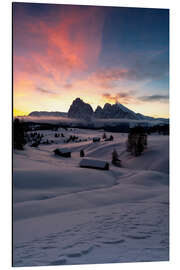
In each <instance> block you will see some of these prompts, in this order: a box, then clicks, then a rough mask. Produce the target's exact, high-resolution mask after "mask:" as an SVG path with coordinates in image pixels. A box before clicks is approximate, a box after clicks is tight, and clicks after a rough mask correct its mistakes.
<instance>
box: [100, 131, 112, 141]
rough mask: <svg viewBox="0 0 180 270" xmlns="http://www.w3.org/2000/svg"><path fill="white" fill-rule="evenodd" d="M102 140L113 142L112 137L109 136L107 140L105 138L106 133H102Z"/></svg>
mask: <svg viewBox="0 0 180 270" xmlns="http://www.w3.org/2000/svg"><path fill="white" fill-rule="evenodd" d="M102 139H104V140H105V141H113V140H114V137H113V136H112V135H110V137H109V138H107V135H106V133H105V132H104V133H103V136H102Z"/></svg>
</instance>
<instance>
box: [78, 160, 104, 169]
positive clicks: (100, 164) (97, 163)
mask: <svg viewBox="0 0 180 270" xmlns="http://www.w3.org/2000/svg"><path fill="white" fill-rule="evenodd" d="M79 165H80V167H91V168H98V169H104V168H106V167H107V165H109V163H108V162H107V161H104V160H99V159H92V158H91V159H90V158H84V159H82V160H81V161H80V163H79Z"/></svg>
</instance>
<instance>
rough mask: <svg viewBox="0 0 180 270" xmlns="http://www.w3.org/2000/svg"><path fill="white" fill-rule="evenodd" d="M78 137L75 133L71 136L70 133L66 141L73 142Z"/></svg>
mask: <svg viewBox="0 0 180 270" xmlns="http://www.w3.org/2000/svg"><path fill="white" fill-rule="evenodd" d="M78 138H79V137H78V136H75V135H73V136H72V135H70V136H69V139H67V141H66V142H67V143H69V142H71V141H72V142H74V141H76V140H78Z"/></svg>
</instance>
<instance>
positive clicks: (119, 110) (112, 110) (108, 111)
mask: <svg viewBox="0 0 180 270" xmlns="http://www.w3.org/2000/svg"><path fill="white" fill-rule="evenodd" d="M29 116H34V117H43V116H44V117H48V116H49V117H50V116H51V117H58V116H59V117H69V118H76V119H84V120H87V121H90V120H91V119H93V118H95V119H133V120H161V121H168V119H165V118H154V117H149V116H145V115H143V114H140V113H135V112H133V111H132V110H130V109H128V108H127V107H125V106H124V105H122V104H120V103H115V104H113V105H111V104H109V103H106V104H105V105H104V107H103V108H101V107H100V106H97V108H96V110H95V111H93V109H92V107H91V105H90V104H88V103H85V102H84V101H83V100H82V99H80V98H76V99H75V100H73V102H72V104H71V106H70V108H69V110H68V113H65V112H47V111H33V112H31V113H30V114H29Z"/></svg>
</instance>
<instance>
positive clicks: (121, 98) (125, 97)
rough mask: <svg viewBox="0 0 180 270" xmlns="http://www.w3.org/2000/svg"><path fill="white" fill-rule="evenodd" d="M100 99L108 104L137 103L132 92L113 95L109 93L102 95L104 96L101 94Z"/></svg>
mask: <svg viewBox="0 0 180 270" xmlns="http://www.w3.org/2000/svg"><path fill="white" fill-rule="evenodd" d="M102 98H103V99H104V100H105V101H106V102H110V103H116V102H120V103H123V104H129V103H136V102H137V99H136V97H135V93H134V91H129V92H128V93H126V92H120V93H117V94H115V95H113V94H110V93H104V94H102Z"/></svg>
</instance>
